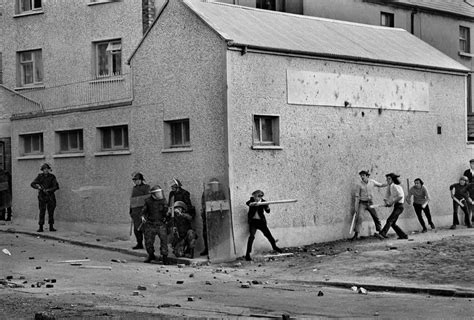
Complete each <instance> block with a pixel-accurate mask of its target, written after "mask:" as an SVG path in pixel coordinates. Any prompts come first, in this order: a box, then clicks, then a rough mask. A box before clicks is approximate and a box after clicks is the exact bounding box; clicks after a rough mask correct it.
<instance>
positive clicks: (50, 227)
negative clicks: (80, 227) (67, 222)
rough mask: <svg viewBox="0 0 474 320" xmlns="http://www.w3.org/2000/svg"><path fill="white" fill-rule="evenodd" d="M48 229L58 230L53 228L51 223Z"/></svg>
mask: <svg viewBox="0 0 474 320" xmlns="http://www.w3.org/2000/svg"><path fill="white" fill-rule="evenodd" d="M49 231H58V230H56V229H54V227H53V225H52V224H50V225H49Z"/></svg>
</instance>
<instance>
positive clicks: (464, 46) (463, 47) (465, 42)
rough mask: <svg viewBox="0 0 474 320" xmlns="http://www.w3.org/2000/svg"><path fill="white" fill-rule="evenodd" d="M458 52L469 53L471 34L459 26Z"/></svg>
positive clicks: (467, 29)
mask: <svg viewBox="0 0 474 320" xmlns="http://www.w3.org/2000/svg"><path fill="white" fill-rule="evenodd" d="M459 51H461V52H464V53H470V52H471V32H470V29H469V28H468V27H463V26H459Z"/></svg>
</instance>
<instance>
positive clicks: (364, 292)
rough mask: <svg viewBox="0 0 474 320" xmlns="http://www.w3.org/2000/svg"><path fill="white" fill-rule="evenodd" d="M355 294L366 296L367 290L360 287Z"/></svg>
mask: <svg viewBox="0 0 474 320" xmlns="http://www.w3.org/2000/svg"><path fill="white" fill-rule="evenodd" d="M357 292H358V293H360V294H367V289H364V288H362V287H360V288H359V290H358V291H357Z"/></svg>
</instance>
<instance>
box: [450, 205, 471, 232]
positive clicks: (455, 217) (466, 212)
mask: <svg viewBox="0 0 474 320" xmlns="http://www.w3.org/2000/svg"><path fill="white" fill-rule="evenodd" d="M459 207H461V206H460V205H459V203H457V202H456V201H454V200H453V226H456V225H458V224H459V218H458V208H459ZM461 209H462V211H464V223H465V224H466V226H468V227H469V226H471V225H472V224H471V214H472V208H471V206H470V205H469V204H468V203H467V201H465V202H464V207H461Z"/></svg>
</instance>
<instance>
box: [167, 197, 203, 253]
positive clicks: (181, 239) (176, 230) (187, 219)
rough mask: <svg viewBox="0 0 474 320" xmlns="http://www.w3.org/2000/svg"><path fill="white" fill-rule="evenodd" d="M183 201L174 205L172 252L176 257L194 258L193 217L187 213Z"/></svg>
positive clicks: (195, 237)
mask: <svg viewBox="0 0 474 320" xmlns="http://www.w3.org/2000/svg"><path fill="white" fill-rule="evenodd" d="M187 209H188V207H187V205H186V204H185V203H184V202H183V201H176V202H175V203H174V219H173V221H172V222H173V242H172V246H173V251H174V255H175V256H176V257H183V256H185V257H186V258H191V259H192V258H194V247H195V246H196V239H197V234H196V232H195V231H194V230H193V228H192V221H193V219H194V216H192V215H191V214H189V213H188V212H187Z"/></svg>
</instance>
